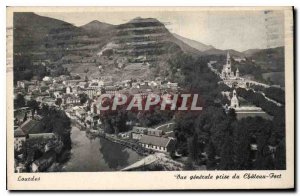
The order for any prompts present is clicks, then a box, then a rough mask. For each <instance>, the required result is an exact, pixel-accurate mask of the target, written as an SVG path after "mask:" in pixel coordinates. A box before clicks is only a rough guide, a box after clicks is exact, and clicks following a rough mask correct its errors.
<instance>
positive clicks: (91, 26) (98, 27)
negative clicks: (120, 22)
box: [80, 20, 114, 37]
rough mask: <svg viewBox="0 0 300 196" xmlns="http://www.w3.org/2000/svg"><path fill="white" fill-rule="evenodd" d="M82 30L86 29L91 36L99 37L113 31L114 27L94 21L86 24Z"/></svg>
mask: <svg viewBox="0 0 300 196" xmlns="http://www.w3.org/2000/svg"><path fill="white" fill-rule="evenodd" d="M80 28H82V29H84V30H85V31H86V32H87V33H88V34H89V35H91V36H93V37H98V36H99V34H104V33H108V32H109V31H112V30H113V28H114V25H112V24H108V23H104V22H100V21H98V20H93V21H92V22H89V23H88V24H85V25H83V26H81V27H80Z"/></svg>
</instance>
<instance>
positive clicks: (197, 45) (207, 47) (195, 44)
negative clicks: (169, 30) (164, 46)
mask: <svg viewBox="0 0 300 196" xmlns="http://www.w3.org/2000/svg"><path fill="white" fill-rule="evenodd" d="M173 35H174V37H175V38H177V39H179V40H181V41H183V42H184V43H186V44H187V45H189V46H191V47H193V48H195V49H197V50H199V51H201V52H203V51H206V50H211V49H215V48H214V47H213V46H211V45H205V44H203V43H201V42H198V41H195V40H192V39H188V38H185V37H182V36H180V35H178V34H176V33H173Z"/></svg>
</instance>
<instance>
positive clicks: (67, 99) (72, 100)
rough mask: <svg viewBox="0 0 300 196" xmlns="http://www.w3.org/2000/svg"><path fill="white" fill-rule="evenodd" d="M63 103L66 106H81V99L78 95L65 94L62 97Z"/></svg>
mask: <svg viewBox="0 0 300 196" xmlns="http://www.w3.org/2000/svg"><path fill="white" fill-rule="evenodd" d="M62 103H63V104H64V105H66V104H73V105H75V104H80V98H79V97H78V96H76V95H73V94H65V95H63V97H62Z"/></svg>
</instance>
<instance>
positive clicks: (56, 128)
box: [6, 7, 294, 189]
mask: <svg viewBox="0 0 300 196" xmlns="http://www.w3.org/2000/svg"><path fill="white" fill-rule="evenodd" d="M6 29H7V66H6V67H7V101H8V105H7V110H8V111H7V114H8V117H7V126H8V128H7V135H8V136H7V148H8V161H7V167H8V170H7V172H8V173H9V174H12V176H13V177H9V178H10V179H9V180H8V183H9V184H10V183H11V187H12V188H13V187H14V186H15V185H13V184H14V183H15V182H17V184H18V183H19V184H20V186H16V189H18V188H23V189H27V188H26V186H24V183H26V182H27V183H29V181H30V183H36V184H35V185H36V186H39V187H41V186H42V185H44V184H45V183H46V180H47V178H48V177H47V176H56V177H59V176H60V175H62V179H63V177H66V178H74V180H75V179H76V178H77V177H79V176H84V177H83V179H85V180H87V179H89V176H90V175H91V178H90V179H91V183H93V184H95V185H90V186H91V187H93V188H91V189H136V188H135V187H131V188H124V186H125V185H124V186H123V185H118V184H115V185H114V186H113V185H109V186H101V183H99V184H98V185H97V184H96V182H97V181H96V180H95V179H96V178H98V177H99V178H103V176H108V175H113V176H114V177H111V179H113V178H116V177H115V176H116V175H123V174H124V175H125V174H126V175H132V176H131V177H130V176H129V177H127V180H128V181H132V182H134V181H139V183H142V182H141V179H142V178H143V176H144V178H145V180H146V181H147V178H148V175H151V176H152V175H153V176H152V177H151V179H152V180H153V179H155V178H156V179H158V178H160V177H162V179H163V181H162V183H165V184H159V180H158V182H153V185H147V183H146V182H143V184H144V185H141V186H138V185H137V188H138V187H140V188H138V189H182V188H183V187H184V188H188V189H203V188H204V189H210V185H211V184H216V186H217V185H218V186H219V188H222V189H225V188H226V189H227V188H230V187H228V185H226V183H228V182H227V181H226V180H228V181H230V180H234V179H235V178H236V179H237V180H236V181H238V180H239V179H241V180H242V181H241V182H239V183H241V184H242V185H241V187H240V188H246V187H247V185H246V184H247V183H250V185H249V186H251V183H253V187H257V188H259V187H261V188H271V186H272V184H273V185H274V186H276V184H277V187H273V188H293V182H294V181H293V178H294V176H293V172H294V99H293V98H294V80H293V74H294V73H293V69H294V65H293V61H294V57H293V7H275V8H274V7H270V8H268V7H202V8H200V7H198V8H187V7H154V8H150V7H148V8H146V7H133V8H124V7H123V8H122V7H114V8H113V7H98V8H97V7H95V8H92V7H90V8H76V7H59V8H55V7H52V8H51V7H47V8H46V7H36V8H34V7H8V8H7V27H6ZM182 172H183V173H182ZM185 172H187V174H186V173H185ZM215 172H217V173H216V174H215ZM220 172H221V173H220ZM227 172H229V173H227ZM165 174H166V175H165ZM133 175H138V176H139V177H138V178H136V177H134V176H133ZM154 175H155V176H156V177H155V178H154ZM167 175H169V178H170V179H171V180H172V181H174V182H172V183H171V184H170V185H168V184H167V183H166V182H167V180H166V179H165V178H167ZM72 176H73V177H72ZM75 176H76V177H75ZM163 176H165V177H163ZM50 178H51V179H55V177H53V178H52V177H49V178H48V179H49V180H50ZM138 179H139V180H138ZM287 179H289V180H290V181H287ZM43 180H44V181H43ZM101 180H102V182H105V179H101ZM171 180H170V181H171ZM201 180H208V181H207V182H205V183H204V184H203V185H199V184H200V183H201ZM209 180H210V181H209ZM247 180H248V181H247ZM41 181H43V184H39V182H41ZM58 181H60V180H59V179H58ZM156 181H157V180H156ZM176 181H177V183H179V182H180V183H183V182H185V181H187V182H186V183H194V184H189V185H184V184H182V185H178V186H176ZM196 181H197V182H196ZM225 181H226V183H225ZM266 181H267V182H268V183H265V184H264V182H266ZM78 182H79V181H78ZM99 182H100V181H99ZM109 182H110V183H111V180H108V181H107V183H109ZM245 182H246V184H245ZM284 182H285V183H284ZM174 183H175V184H174ZM222 183H224V184H223V185H222ZM232 183H233V182H231V184H232ZM51 184H52V185H53V186H55V185H56V184H59V183H56V182H55V180H54V181H51ZM154 184H155V185H154ZM237 184H238V183H237ZM281 185H282V186H281ZM9 186H10V185H9ZM58 186H59V187H60V188H58V189H64V188H62V186H63V185H58ZM75 186H78V187H75ZM191 186H192V187H191ZM203 186H207V187H203ZM65 187H69V186H65ZM70 187H72V188H74V189H87V187H89V186H88V185H82V184H80V183H75V184H74V185H73V186H70ZM212 187H214V186H212ZM44 188H45V189H52V188H54V189H55V187H52V188H50V185H49V187H48V186H47V187H44ZM231 188H237V187H235V185H234V184H232V187H231ZM33 189H34V186H33ZM38 189H40V188H38Z"/></svg>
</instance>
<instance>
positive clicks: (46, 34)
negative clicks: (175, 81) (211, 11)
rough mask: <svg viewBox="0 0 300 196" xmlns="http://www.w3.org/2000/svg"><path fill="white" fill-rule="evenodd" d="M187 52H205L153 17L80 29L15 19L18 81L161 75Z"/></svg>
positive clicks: (29, 17) (29, 16)
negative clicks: (70, 75)
mask: <svg viewBox="0 0 300 196" xmlns="http://www.w3.org/2000/svg"><path fill="white" fill-rule="evenodd" d="M183 52H187V53H190V54H192V55H199V53H200V52H199V51H198V50H196V49H195V48H192V47H190V46H188V45H187V44H185V43H184V42H182V41H181V40H179V39H177V38H175V37H174V36H173V35H172V34H171V33H170V32H169V31H168V30H167V29H166V27H165V26H164V24H162V23H161V22H159V21H158V20H156V19H153V18H135V19H133V20H131V21H129V22H128V23H125V24H121V25H110V24H107V23H101V22H99V21H92V22H90V23H88V24H86V25H84V26H81V27H76V26H74V25H72V24H70V23H67V22H63V21H60V20H56V19H52V18H48V17H42V16H39V15H37V14H34V13H16V14H15V15H14V67H15V80H20V79H31V78H32V77H36V76H38V78H39V79H40V78H41V77H43V76H44V75H49V74H51V75H54V76H55V75H59V74H66V73H68V72H70V73H79V74H83V75H88V76H89V77H102V76H105V75H111V76H112V77H113V78H116V79H118V80H119V79H124V77H125V76H126V77H127V78H128V77H141V78H145V77H155V76H158V75H159V74H160V73H161V72H164V71H165V72H166V71H167V70H168V63H167V62H166V61H167V60H168V59H169V58H171V57H172V55H176V54H177V53H183Z"/></svg>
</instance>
